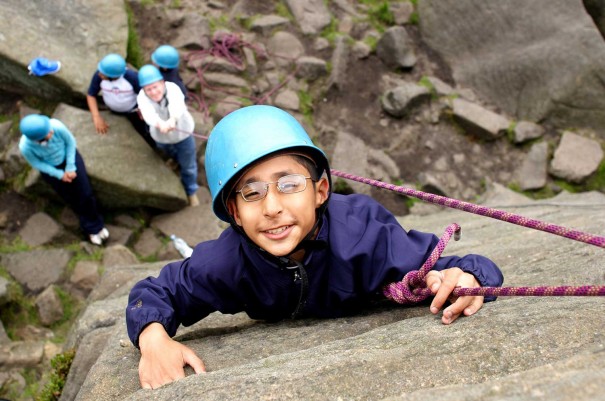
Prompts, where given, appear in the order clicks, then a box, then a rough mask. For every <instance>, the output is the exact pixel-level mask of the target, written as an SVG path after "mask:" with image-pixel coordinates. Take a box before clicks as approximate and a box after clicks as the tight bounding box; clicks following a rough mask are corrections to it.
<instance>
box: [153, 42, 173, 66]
mask: <svg viewBox="0 0 605 401" xmlns="http://www.w3.org/2000/svg"><path fill="white" fill-rule="evenodd" d="M151 61H153V62H154V63H156V64H157V65H159V66H160V67H162V68H176V67H178V66H179V52H178V51H177V50H176V49H175V48H174V47H172V46H170V45H162V46H160V47H158V48H157V49H155V51H154V52H153V53H152V54H151Z"/></svg>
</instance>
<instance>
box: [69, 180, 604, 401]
mask: <svg viewBox="0 0 605 401" xmlns="http://www.w3.org/2000/svg"><path fill="white" fill-rule="evenodd" d="M484 202H485V203H486V204H491V205H497V207H499V208H501V209H504V210H506V211H509V212H512V213H522V214H523V215H524V216H528V217H531V218H536V219H543V218H545V217H547V218H548V221H549V222H551V223H554V224H562V225H568V226H572V227H575V228H578V229H581V230H583V231H586V232H589V233H590V232H592V233H597V234H598V233H599V232H602V226H603V224H604V223H605V216H603V214H602V213H596V214H595V213H594V211H596V210H600V209H602V208H603V207H604V206H605V195H603V194H600V193H585V194H579V195H572V194H568V193H562V194H560V195H559V196H557V197H556V198H553V199H549V200H545V201H538V202H537V201H530V200H529V199H527V198H525V197H523V196H521V195H519V194H515V193H514V192H512V191H510V190H507V189H505V188H504V187H501V186H497V187H494V188H493V189H492V190H491V191H490V196H489V197H488V198H486V199H484ZM515 205H516V206H515ZM399 220H400V222H401V223H402V225H403V226H404V227H405V228H406V229H417V230H422V231H428V232H435V233H436V234H437V235H441V233H442V231H443V229H444V228H445V227H446V226H447V225H448V224H449V223H450V222H452V221H456V222H458V223H459V224H460V225H461V226H462V239H461V240H460V241H459V242H453V241H452V242H451V243H450V244H449V245H448V247H447V248H446V251H445V254H466V253H471V252H472V253H479V254H483V255H486V256H488V257H490V258H491V259H493V260H494V261H495V262H496V263H498V264H499V265H500V267H501V268H502V270H503V272H504V274H505V280H506V282H505V285H582V284H594V285H605V275H604V274H605V263H604V262H603V258H602V249H598V248H597V247H594V246H590V245H586V244H582V243H578V242H574V241H571V240H568V239H564V238H560V237H556V236H552V235H549V234H546V233H541V232H538V231H535V230H530V229H527V228H522V227H519V226H516V225H513V224H508V223H504V222H494V220H492V219H489V218H487V217H481V216H476V215H472V214H469V213H463V212H461V211H451V210H446V211H444V212H441V213H435V214H433V215H429V216H415V215H409V216H406V217H404V218H400V219H399ZM570 265H577V266H582V268H579V269H573V271H572V270H570V269H569V268H568V266H570ZM124 269H128V268H124ZM134 270H135V269H133V271H134ZM144 273H145V272H144V271H143V270H140V271H139V273H137V274H135V275H137V276H139V277H140V276H142V275H143V274H144ZM133 274H134V273H133ZM133 279H134V277H133ZM124 289H126V287H124ZM124 297H125V295H124ZM122 299H124V298H122ZM118 300H119V299H118V298H116V301H118ZM116 301H112V302H116ZM122 302H124V301H122ZM92 305H94V304H92ZM92 305H91V307H92ZM112 305H113V306H112V307H111V308H114V307H118V305H119V302H118V303H117V304H115V303H114V304H112ZM96 308H97V310H101V308H100V307H96ZM604 324H605V314H604V313H603V305H602V302H601V300H600V299H598V298H591V297H586V298H581V297H576V298H571V297H568V298H559V297H552V298H546V297H544V298H532V297H510V298H505V297H501V298H500V299H499V300H497V301H496V302H493V303H489V304H486V305H484V307H483V309H482V310H481V311H480V312H479V313H478V314H476V315H475V316H473V317H470V318H461V319H460V320H458V321H457V322H455V323H454V324H453V325H451V326H443V325H442V324H441V323H440V321H439V319H438V318H437V317H435V316H433V315H431V314H430V313H429V312H428V310H427V306H426V305H420V306H412V307H398V306H390V305H382V306H377V307H376V308H372V309H370V310H368V311H367V312H366V313H363V314H361V315H359V316H354V317H348V318H342V319H331V320H315V319H305V320H295V321H284V322H281V323H276V324H268V323H263V322H258V321H252V320H250V319H248V318H246V317H245V316H244V315H242V314H239V315H234V316H229V315H220V314H213V315H211V316H210V317H209V318H208V319H204V320H203V321H201V322H199V323H197V324H196V325H194V326H192V327H189V328H181V329H179V332H178V333H177V339H178V340H179V341H181V342H183V343H185V344H187V345H188V346H190V347H192V348H193V349H194V350H195V351H196V353H198V354H199V355H200V356H201V357H202V358H203V359H204V361H205V363H206V367H207V369H208V373H206V374H203V375H191V371H190V370H188V377H187V378H185V379H183V380H180V381H178V382H176V383H173V384H171V385H168V386H165V387H162V388H160V389H158V390H154V391H144V390H140V389H139V384H138V368H137V365H138V360H139V352H138V350H136V349H135V348H134V347H133V346H132V345H127V344H128V339H127V336H126V332H125V326H124V323H123V319H118V320H116V323H115V324H114V328H113V331H112V334H111V336H110V338H109V340H108V342H107V346H106V347H105V349H104V351H103V353H102V354H101V355H100V357H99V358H98V359H97V362H96V363H95V365H94V366H93V367H92V368H91V370H90V373H89V375H88V377H87V378H86V381H85V382H84V384H83V385H82V388H81V390H80V392H79V394H78V396H77V398H76V399H77V400H81V401H84V400H110V399H111V400H116V399H120V400H122V399H124V400H146V401H147V400H164V399H174V398H190V399H196V398H199V397H204V399H209V400H219V399H221V400H223V399H229V398H234V397H235V398H237V399H242V400H248V399H250V400H252V399H269V398H278V399H284V398H286V399H308V400H325V399H338V398H342V399H390V400H399V399H402V400H403V399H421V397H423V396H425V395H426V396H428V398H433V397H434V398H435V399H440V400H454V399H472V400H479V399H490V400H491V399H493V400H495V399H523V397H521V398H516V397H518V394H519V392H520V389H523V388H528V386H531V388H536V389H539V390H538V391H539V393H536V394H539V395H540V396H541V397H543V398H544V399H556V400H570V401H571V400H576V399H581V400H583V399H591V398H590V397H589V395H591V394H597V393H598V391H601V392H602V391H603V390H604V389H605V379H604V377H605V376H603V375H602V374H600V373H601V371H602V370H603V367H602V366H601V365H602V363H600V362H599V363H597V364H596V365H595V361H596V360H597V359H598V360H600V359H602V358H600V354H601V353H602V352H603V351H604V344H605V334H603V333H602V330H601V329H602V327H603V325H604ZM234 355H236V356H235V357H234ZM591 366H594V370H591V369H590V367H591ZM540 370H546V371H547V372H552V373H553V374H547V375H540V374H539V372H540ZM555 372H556V373H555ZM553 375H554V376H553ZM554 379H556V381H554ZM554 383H556V385H553V384H554ZM495 386H497V387H495ZM563 388H565V390H564V391H562V390H561V389H563ZM576 396H577V398H576ZM490 397H491V398H490ZM422 399H426V397H424V398H422Z"/></svg>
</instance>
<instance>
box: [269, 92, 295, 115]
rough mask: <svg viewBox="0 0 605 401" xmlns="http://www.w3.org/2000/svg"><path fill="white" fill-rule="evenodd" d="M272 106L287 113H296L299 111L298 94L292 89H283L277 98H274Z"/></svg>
mask: <svg viewBox="0 0 605 401" xmlns="http://www.w3.org/2000/svg"><path fill="white" fill-rule="evenodd" d="M273 104H274V105H275V106H277V107H279V108H282V109H285V110H289V111H298V110H299V109H300V99H299V98H298V93H296V92H295V91H293V90H292V89H284V90H282V91H279V92H278V94H277V96H275V100H274V101H273Z"/></svg>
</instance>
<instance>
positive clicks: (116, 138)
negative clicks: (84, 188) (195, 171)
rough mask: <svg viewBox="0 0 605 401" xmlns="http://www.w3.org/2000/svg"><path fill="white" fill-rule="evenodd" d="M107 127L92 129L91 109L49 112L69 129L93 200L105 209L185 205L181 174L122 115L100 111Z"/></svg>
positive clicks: (62, 109) (61, 109)
mask: <svg viewBox="0 0 605 401" xmlns="http://www.w3.org/2000/svg"><path fill="white" fill-rule="evenodd" d="M101 113H102V115H103V118H104V119H105V120H106V121H107V123H108V124H109V126H110V131H109V133H107V134H106V135H98V134H97V133H96V132H95V128H94V125H93V124H92V120H91V117H90V113H89V112H88V111H86V110H81V109H78V108H75V107H72V106H68V105H65V104H61V105H59V106H58V107H57V109H56V110H55V112H54V114H53V117H54V118H57V119H59V120H61V121H62V122H63V123H64V124H65V125H66V126H67V127H68V128H69V129H70V130H71V132H72V134H73V135H74V137H75V138H76V141H77V147H78V151H79V152H80V153H81V154H82V158H83V159H84V163H85V164H86V170H87V172H88V176H89V178H90V181H91V183H92V186H93V189H94V192H95V195H96V197H97V199H98V201H99V202H100V203H101V204H102V205H103V206H104V207H107V208H120V207H124V208H127V207H135V208H136V207H140V206H148V207H154V208H158V209H161V210H169V211H175V210H179V209H181V208H183V207H184V206H186V205H187V197H186V194H185V190H184V189H183V186H182V184H181V181H180V178H179V177H178V176H177V175H176V174H175V173H174V172H173V171H171V170H170V169H169V168H168V167H167V166H165V165H164V162H163V161H162V159H161V158H160V156H159V155H158V154H156V153H155V152H154V151H153V150H152V149H151V148H150V147H149V146H148V145H147V144H146V143H145V141H144V140H143V138H141V137H140V136H139V135H138V134H137V133H136V131H135V130H134V128H132V126H131V125H130V122H129V121H128V120H127V119H126V118H124V117H121V116H118V115H115V114H112V113H109V112H101Z"/></svg>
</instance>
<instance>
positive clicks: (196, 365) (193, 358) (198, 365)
mask: <svg viewBox="0 0 605 401" xmlns="http://www.w3.org/2000/svg"><path fill="white" fill-rule="evenodd" d="M184 361H185V363H186V364H188V365H189V366H191V367H192V368H193V371H194V372H195V373H197V374H200V373H206V366H205V365H204V362H203V361H202V360H201V359H200V358H199V357H198V356H197V355H195V353H194V352H193V351H191V352H187V353H186V354H185V355H184Z"/></svg>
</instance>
